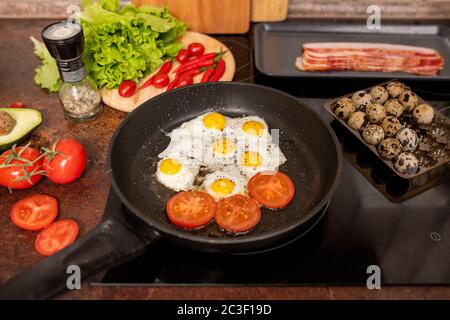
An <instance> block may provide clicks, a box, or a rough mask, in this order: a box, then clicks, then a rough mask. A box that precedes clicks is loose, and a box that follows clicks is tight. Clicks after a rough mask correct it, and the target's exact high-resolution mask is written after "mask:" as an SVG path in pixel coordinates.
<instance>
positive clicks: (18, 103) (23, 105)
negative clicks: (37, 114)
mask: <svg viewBox="0 0 450 320" xmlns="http://www.w3.org/2000/svg"><path fill="white" fill-rule="evenodd" d="M8 108H18V109H19V108H28V107H27V106H26V105H25V104H24V103H22V102H13V103H11V104H10V105H9V107H8Z"/></svg>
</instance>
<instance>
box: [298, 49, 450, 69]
mask: <svg viewBox="0 0 450 320" xmlns="http://www.w3.org/2000/svg"><path fill="white" fill-rule="evenodd" d="M295 65H296V67H297V68H298V69H300V70H303V71H331V70H338V71H342V70H355V71H381V72H396V71H401V72H407V73H413V74H418V75H423V76H433V75H436V74H437V73H438V72H439V70H442V69H443V68H444V59H443V57H442V56H441V55H440V54H439V53H438V52H437V51H436V50H434V49H430V48H424V47H415V46H406V45H397V44H387V43H363V42H318V43H305V44H303V54H302V56H301V57H298V58H297V59H296V62H295Z"/></svg>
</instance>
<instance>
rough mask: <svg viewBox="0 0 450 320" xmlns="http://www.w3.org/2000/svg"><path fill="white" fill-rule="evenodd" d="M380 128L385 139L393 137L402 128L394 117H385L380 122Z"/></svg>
mask: <svg viewBox="0 0 450 320" xmlns="http://www.w3.org/2000/svg"><path fill="white" fill-rule="evenodd" d="M380 126H381V127H382V128H383V130H384V134H385V135H386V137H393V136H395V135H396V134H397V132H398V131H399V130H400V128H401V127H402V125H401V124H400V121H398V119H397V118H396V117H394V116H387V117H386V118H384V119H383V121H381V124H380Z"/></svg>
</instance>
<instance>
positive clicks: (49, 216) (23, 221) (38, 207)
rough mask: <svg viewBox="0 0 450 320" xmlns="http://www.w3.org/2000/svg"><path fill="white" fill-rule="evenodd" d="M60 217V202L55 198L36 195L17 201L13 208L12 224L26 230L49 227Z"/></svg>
mask: <svg viewBox="0 0 450 320" xmlns="http://www.w3.org/2000/svg"><path fill="white" fill-rule="evenodd" d="M57 215H58V202H57V201H56V199H55V198H54V197H51V196H46V195H43V194H36V195H33V196H29V197H26V198H23V199H22V200H20V201H17V202H16V203H15V204H14V205H13V206H12V208H11V220H12V222H13V223H14V224H15V225H16V226H18V227H20V228H23V229H26V230H40V229H43V228H45V227H47V226H48V225H49V224H50V223H52V222H53V220H55V218H56V216H57Z"/></svg>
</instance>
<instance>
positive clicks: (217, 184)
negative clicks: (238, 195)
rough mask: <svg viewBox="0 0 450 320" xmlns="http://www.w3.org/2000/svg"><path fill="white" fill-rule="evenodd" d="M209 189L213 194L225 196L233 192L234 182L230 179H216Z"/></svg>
mask: <svg viewBox="0 0 450 320" xmlns="http://www.w3.org/2000/svg"><path fill="white" fill-rule="evenodd" d="M211 189H212V191H214V193H217V194H220V195H222V196H227V195H229V194H230V193H231V192H233V189H234V182H233V181H231V180H230V179H217V180H215V181H214V182H213V184H212V185H211Z"/></svg>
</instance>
